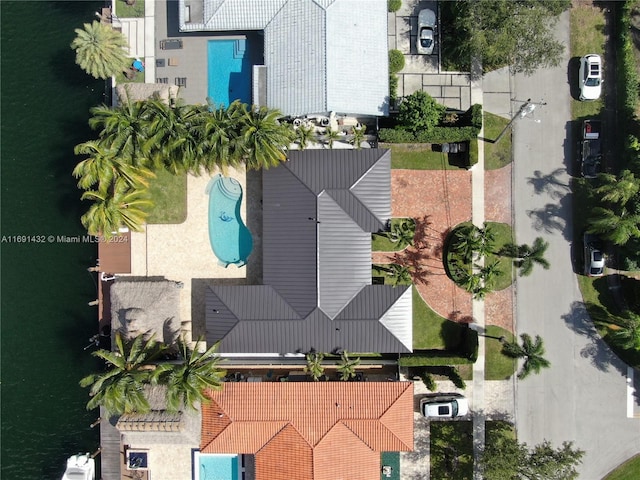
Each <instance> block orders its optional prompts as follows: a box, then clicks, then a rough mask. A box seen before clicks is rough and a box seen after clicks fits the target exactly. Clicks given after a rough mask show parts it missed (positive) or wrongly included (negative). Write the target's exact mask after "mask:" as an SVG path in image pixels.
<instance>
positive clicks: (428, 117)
mask: <svg viewBox="0 0 640 480" xmlns="http://www.w3.org/2000/svg"><path fill="white" fill-rule="evenodd" d="M445 110H446V108H445V107H444V105H440V104H439V103H437V102H436V101H435V100H434V99H433V97H432V96H431V95H429V94H428V93H427V92H424V91H422V90H418V91H417V92H415V93H412V94H411V95H408V96H407V97H405V98H404V100H403V101H402V103H401V104H400V108H399V113H398V120H399V121H400V123H401V124H402V125H403V126H404V127H405V128H406V129H407V130H410V131H412V132H414V133H415V132H422V131H424V130H431V129H433V128H434V127H435V126H436V125H437V124H438V123H440V119H441V118H442V116H443V115H444V112H445Z"/></svg>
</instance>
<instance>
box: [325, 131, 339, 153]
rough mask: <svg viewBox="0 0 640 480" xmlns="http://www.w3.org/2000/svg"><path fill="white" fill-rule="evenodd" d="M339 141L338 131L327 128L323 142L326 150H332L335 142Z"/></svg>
mask: <svg viewBox="0 0 640 480" xmlns="http://www.w3.org/2000/svg"><path fill="white" fill-rule="evenodd" d="M339 139H340V132H339V131H338V130H334V129H333V128H331V127H327V131H326V133H325V135H324V141H325V143H326V145H327V147H328V148H333V144H334V142H335V141H336V140H339Z"/></svg>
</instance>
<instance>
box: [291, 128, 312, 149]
mask: <svg viewBox="0 0 640 480" xmlns="http://www.w3.org/2000/svg"><path fill="white" fill-rule="evenodd" d="M294 132H295V138H296V142H297V143H298V145H299V148H300V150H304V149H305V148H307V147H308V146H309V145H310V144H312V143H318V140H317V139H316V134H315V131H314V129H313V127H307V126H305V125H300V126H299V127H297V128H296V129H295V130H294Z"/></svg>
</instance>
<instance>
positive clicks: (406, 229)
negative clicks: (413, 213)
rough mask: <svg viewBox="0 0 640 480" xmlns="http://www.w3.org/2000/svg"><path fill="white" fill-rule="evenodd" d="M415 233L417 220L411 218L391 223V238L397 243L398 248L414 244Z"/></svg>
mask: <svg viewBox="0 0 640 480" xmlns="http://www.w3.org/2000/svg"><path fill="white" fill-rule="evenodd" d="M415 233H416V232H415V222H413V220H409V219H402V220H400V221H399V222H394V223H392V224H391V232H390V233H389V240H391V242H392V243H395V244H397V246H398V248H405V247H408V246H409V245H412V244H413V239H414V237H415Z"/></svg>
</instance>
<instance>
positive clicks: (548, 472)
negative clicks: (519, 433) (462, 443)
mask: <svg viewBox="0 0 640 480" xmlns="http://www.w3.org/2000/svg"><path fill="white" fill-rule="evenodd" d="M583 456H584V452H583V451H582V450H579V449H576V448H573V443H572V442H563V443H562V446H560V447H559V448H553V446H552V445H551V443H550V442H549V441H547V440H545V441H544V442H542V443H541V444H539V445H536V446H534V447H533V448H532V449H530V448H529V447H528V446H527V444H526V443H519V442H518V441H517V440H516V439H515V437H514V435H513V432H512V431H511V426H510V425H509V424H507V423H503V422H498V423H497V424H492V425H491V428H487V441H486V444H485V450H484V453H483V455H482V457H481V463H482V468H483V471H484V478H486V479H491V480H521V479H522V480H573V479H576V478H578V472H577V471H576V467H577V466H578V465H579V464H580V463H581V462H582V457H583Z"/></svg>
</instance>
